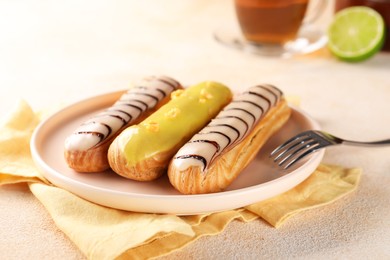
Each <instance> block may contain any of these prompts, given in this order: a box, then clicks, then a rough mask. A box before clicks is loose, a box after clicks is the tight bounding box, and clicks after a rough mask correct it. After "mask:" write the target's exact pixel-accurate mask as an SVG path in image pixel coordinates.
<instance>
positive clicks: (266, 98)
mask: <svg viewBox="0 0 390 260" xmlns="http://www.w3.org/2000/svg"><path fill="white" fill-rule="evenodd" d="M282 95H283V93H282V92H281V91H280V90H279V89H278V88H276V87H274V86H272V85H256V86H254V87H251V88H249V89H248V90H247V91H245V92H243V93H242V94H240V95H238V96H237V97H236V98H235V99H234V100H233V101H232V102H231V103H230V104H228V105H227V106H226V107H225V108H224V109H223V110H222V111H221V112H220V113H219V114H218V115H217V117H216V118H215V119H213V120H212V121H211V122H210V123H209V125H207V126H206V127H204V128H203V129H202V130H201V131H200V132H199V133H198V134H196V135H195V136H193V137H192V139H191V140H190V141H189V142H187V143H186V144H185V145H184V146H183V147H182V148H181V149H180V150H179V151H178V152H177V154H176V155H175V156H174V158H173V163H174V164H175V166H176V167H177V168H178V169H179V170H180V171H184V170H186V169H187V168H189V167H191V166H200V165H201V168H202V169H203V171H205V170H207V168H208V167H209V166H210V164H211V163H212V162H213V161H214V160H215V159H216V158H217V157H219V156H221V155H223V154H224V153H226V152H227V151H229V150H231V149H232V148H233V147H234V146H235V145H237V144H238V143H239V142H241V141H242V140H243V139H244V138H245V137H246V136H247V135H248V134H249V133H250V132H251V131H252V130H253V128H254V126H255V125H256V124H257V123H258V122H259V120H260V119H261V118H262V117H264V116H265V114H266V113H267V112H268V111H269V110H270V109H271V107H273V106H275V105H276V104H277V102H279V100H280V98H281V96H282ZM209 129H212V131H210V130H209ZM211 133H213V134H214V135H212V136H211V135H208V134H211ZM206 135H207V139H206V138H205V137H203V136H206ZM225 143H226V145H224V144H225ZM216 148H218V149H216Z"/></svg>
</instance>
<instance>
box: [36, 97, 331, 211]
mask: <svg viewBox="0 0 390 260" xmlns="http://www.w3.org/2000/svg"><path fill="white" fill-rule="evenodd" d="M124 91H125V90H119V91H114V92H107V93H103V94H99V95H96V96H91V97H88V98H85V99H81V100H79V101H76V102H74V103H72V104H70V105H68V106H65V107H64V108H62V109H60V110H59V111H57V112H55V113H53V114H52V115H50V116H49V117H47V118H46V119H45V120H43V121H41V122H40V123H39V124H38V126H37V127H36V128H35V130H34V132H33V134H32V137H31V140H30V150H31V155H32V158H33V160H34V162H35V165H36V166H37V167H38V168H39V169H40V170H41V174H42V175H43V177H45V178H46V179H47V180H49V181H50V182H51V183H52V184H54V185H55V186H57V187H60V188H64V189H65V190H67V191H69V192H71V193H74V194H76V195H77V196H79V197H82V198H84V199H86V200H88V201H91V202H93V203H96V204H99V205H103V206H107V207H111V208H116V209H121V210H127V211H134V212H139V211H137V210H129V209H127V208H123V207H119V208H118V207H117V206H114V205H107V203H102V202H97V201H96V200H94V199H91V198H86V196H83V194H82V193H85V192H87V191H89V192H91V194H93V193H101V192H103V193H107V194H110V196H116V197H126V198H127V197H129V196H131V197H132V199H140V200H145V199H147V200H150V199H153V200H157V201H161V200H164V201H169V202H175V201H176V202H182V201H186V202H187V203H189V204H190V201H189V200H194V201H203V200H205V199H213V200H215V199H219V198H221V197H222V198H224V199H226V198H228V197H232V196H233V197H235V196H239V195H240V194H241V195H244V196H245V194H251V193H255V192H256V190H258V189H261V188H262V187H264V186H266V185H269V184H272V183H274V182H278V183H280V182H285V181H287V180H289V179H291V178H293V177H292V176H295V174H296V172H297V171H300V170H302V169H301V168H302V167H307V165H308V164H313V165H314V166H313V167H312V168H314V169H315V168H316V167H317V166H318V165H319V164H320V162H321V160H322V158H323V156H324V150H321V151H319V152H317V153H315V154H313V155H312V156H311V157H310V158H309V159H308V161H307V162H306V163H305V164H303V165H302V166H300V167H298V168H296V169H294V170H293V171H291V172H289V173H288V174H286V175H283V176H280V177H279V178H276V179H272V180H270V181H267V182H263V183H259V184H256V185H252V186H247V187H243V188H239V189H234V190H227V191H221V192H216V193H208V194H190V195H186V194H139V193H132V192H124V191H120V190H115V189H108V188H105V187H97V186H94V185H92V184H90V183H86V182H82V181H81V180H77V179H74V178H71V177H69V176H67V175H65V174H62V173H61V172H60V171H57V170H56V169H54V168H52V167H51V166H50V165H48V164H47V163H46V162H45V161H44V159H43V158H42V156H41V154H40V152H39V148H38V146H39V144H38V141H39V140H40V139H39V138H43V137H41V136H40V135H41V134H42V131H43V130H44V127H45V126H46V125H47V124H49V123H51V121H52V120H54V119H55V118H56V117H58V116H60V115H61V114H63V113H65V112H66V111H67V110H70V109H72V108H74V107H77V106H81V105H82V104H84V103H88V102H92V101H94V100H96V99H98V98H104V97H107V96H109V95H111V96H115V95H120V94H121V93H123V92H124ZM290 107H291V108H292V110H293V112H296V113H298V114H300V116H303V117H304V118H305V120H306V121H308V122H309V124H310V126H311V127H312V128H311V129H317V130H319V129H320V125H319V123H318V122H316V121H315V120H314V119H313V118H311V116H309V115H308V114H307V113H306V112H304V111H302V110H301V109H300V108H297V107H294V106H290ZM314 169H313V170H314ZM294 173H295V174H294ZM311 174H312V173H308V174H304V176H300V177H301V178H300V180H299V181H298V182H297V183H296V184H295V185H293V186H292V187H291V188H293V187H295V186H297V185H298V184H299V183H301V182H302V181H303V180H305V179H306V178H308V177H309V176H310V175H311ZM71 186H73V187H71ZM74 188H75V189H84V192H78V191H75V189H74ZM291 188H290V189H291ZM283 192H285V191H283ZM283 192H280V193H277V194H281V193H283ZM277 194H276V195H277ZM87 197H89V196H87ZM270 197H272V196H270ZM259 201H261V200H259ZM252 203H254V202H251V203H244V204H245V205H241V206H239V207H244V206H247V205H250V204H252ZM205 208H207V207H205ZM234 208H237V207H220V208H218V209H216V210H205V212H202V210H196V209H194V210H185V211H177V212H174V211H172V210H167V211H166V212H161V210H157V211H155V212H152V211H150V212H145V213H167V214H175V215H193V214H204V213H210V212H218V211H224V210H227V209H234ZM142 212H143V211H142Z"/></svg>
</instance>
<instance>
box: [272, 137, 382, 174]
mask: <svg viewBox="0 0 390 260" xmlns="http://www.w3.org/2000/svg"><path fill="white" fill-rule="evenodd" d="M338 144H346V145H355V146H385V145H390V139H385V140H380V141H375V142H359V141H350V140H344V139H341V138H339V137H336V136H334V135H331V134H329V133H327V132H324V131H318V130H309V131H306V132H302V133H300V134H298V135H296V136H294V137H292V138H291V139H289V140H287V141H286V142H285V143H283V144H282V145H280V146H278V147H277V148H276V149H275V150H273V151H272V152H271V154H270V157H271V158H272V159H273V161H274V162H275V163H277V164H278V165H279V166H280V167H282V168H284V169H288V168H290V167H291V166H293V165H294V164H295V163H297V162H298V161H300V160H301V159H303V158H305V157H306V156H308V155H309V154H312V153H314V152H316V151H318V150H320V149H322V148H325V147H327V146H330V145H338Z"/></svg>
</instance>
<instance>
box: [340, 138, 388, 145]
mask: <svg viewBox="0 0 390 260" xmlns="http://www.w3.org/2000/svg"><path fill="white" fill-rule="evenodd" d="M342 144H346V145H354V146H367V147H373V146H388V145H390V139H384V140H379V141H374V142H358V141H350V140H344V141H342Z"/></svg>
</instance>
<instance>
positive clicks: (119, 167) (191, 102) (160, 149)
mask: <svg viewBox="0 0 390 260" xmlns="http://www.w3.org/2000/svg"><path fill="white" fill-rule="evenodd" d="M231 98H232V93H231V91H230V89H229V88H228V87H226V86H224V85H222V84H220V83H217V82H211V81H207V82H203V83H200V84H197V85H194V86H191V87H189V88H186V89H184V90H177V91H175V92H174V93H172V98H171V100H170V101H169V102H168V103H167V104H165V105H164V106H162V107H161V108H160V109H158V110H157V111H156V112H154V113H153V114H152V115H150V116H149V117H148V118H146V119H145V120H144V121H142V122H141V123H139V124H137V125H133V126H130V127H128V128H126V129H125V130H124V131H122V133H121V134H120V135H118V136H117V137H116V138H115V140H114V141H113V142H112V144H111V145H110V148H109V151H108V161H109V164H110V166H111V168H112V169H113V171H114V172H116V173H117V174H119V175H121V176H123V177H125V178H129V179H133V180H137V181H151V180H154V179H156V178H158V177H160V176H161V175H162V174H163V173H165V172H166V170H167V167H168V165H169V161H170V160H171V158H172V156H173V155H174V154H175V153H176V152H177V151H178V149H179V148H180V147H181V146H182V145H183V144H185V143H186V142H187V141H188V140H189V139H190V138H191V137H192V136H193V135H194V134H195V133H197V132H198V131H199V130H200V129H202V128H203V127H204V126H205V125H206V124H207V123H208V122H209V121H210V120H211V119H212V118H214V117H215V116H216V115H217V114H218V113H219V112H220V110H221V109H222V108H223V107H224V106H225V105H227V104H228V103H229V102H230V101H231Z"/></svg>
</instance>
